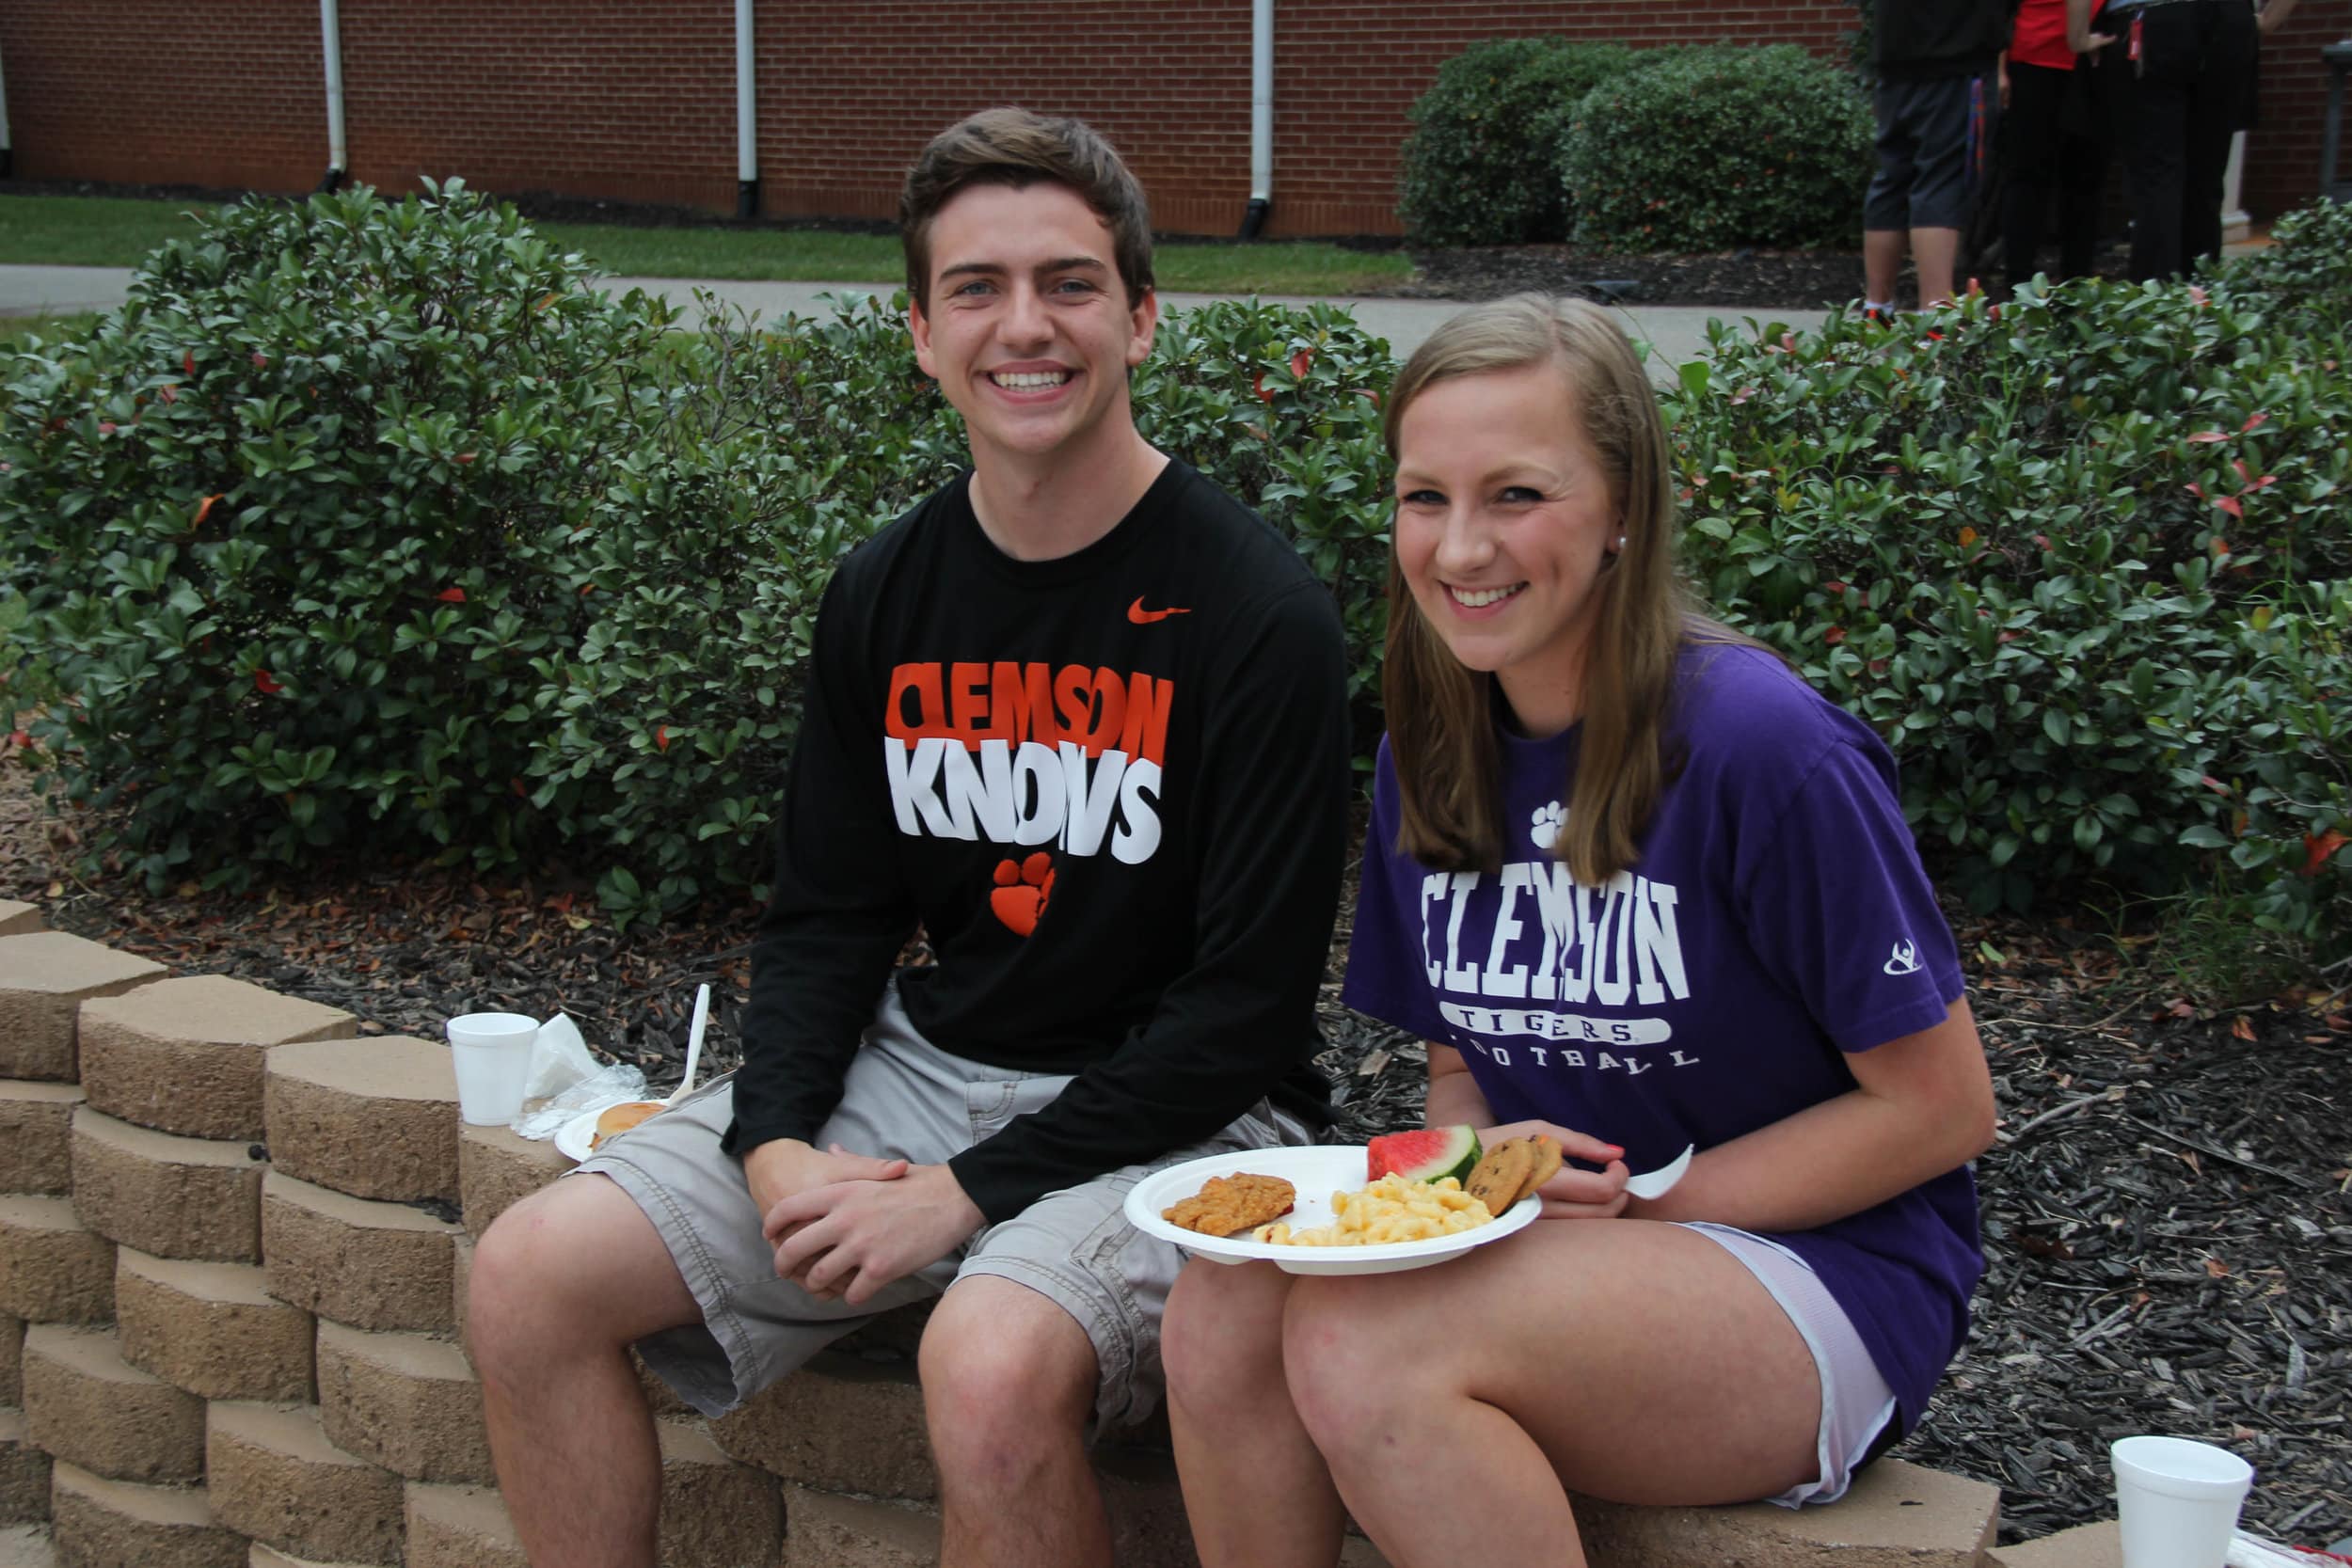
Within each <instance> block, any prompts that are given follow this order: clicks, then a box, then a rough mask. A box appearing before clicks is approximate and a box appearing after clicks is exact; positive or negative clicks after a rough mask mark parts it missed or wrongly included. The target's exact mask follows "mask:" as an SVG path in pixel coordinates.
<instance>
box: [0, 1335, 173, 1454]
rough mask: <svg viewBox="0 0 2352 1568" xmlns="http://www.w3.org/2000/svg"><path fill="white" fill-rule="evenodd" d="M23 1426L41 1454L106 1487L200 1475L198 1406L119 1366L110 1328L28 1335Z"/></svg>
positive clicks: (123, 1364) (122, 1364)
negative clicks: (97, 1479)
mask: <svg viewBox="0 0 2352 1568" xmlns="http://www.w3.org/2000/svg"><path fill="white" fill-rule="evenodd" d="M24 1419H25V1421H26V1423H27V1426H28V1429H29V1430H30V1431H31V1433H32V1437H33V1441H34V1442H35V1443H37V1444H39V1445H40V1447H41V1448H43V1449H47V1450H48V1451H49V1452H50V1453H52V1454H54V1455H56V1457H57V1458H59V1459H61V1460H64V1461H66V1462H68V1463H70V1464H73V1465H80V1466H81V1467H82V1468H83V1469H85V1470H89V1471H92V1472H94V1473H95V1474H98V1475H102V1476H104V1477H106V1478H108V1479H109V1480H112V1481H196V1480H199V1479H200V1478H201V1477H202V1476H203V1474H204V1402H203V1401H202V1400H199V1399H198V1398H197V1397H196V1396H195V1395H193V1394H188V1393H183V1392H182V1391H181V1390H180V1389H177V1388H174V1387H173V1386H171V1385H170V1384H168V1383H166V1382H165V1381H164V1380H163V1379H161V1378H159V1377H155V1376H153V1375H151V1374H150V1373H147V1372H143V1371H140V1370H138V1369H137V1368H136V1367H134V1366H132V1365H131V1364H130V1363H129V1362H128V1361H125V1360H123V1359H122V1351H121V1347H120V1345H119V1343H118V1342H117V1340H116V1338H115V1333H114V1330H112V1329H110V1328H71V1327H68V1326H66V1325H64V1324H62V1323H39V1324H36V1325H35V1326H34V1327H32V1328H31V1329H29V1330H28V1331H26V1333H25V1336H24Z"/></svg>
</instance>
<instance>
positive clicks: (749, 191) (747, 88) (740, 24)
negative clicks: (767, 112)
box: [735, 0, 759, 218]
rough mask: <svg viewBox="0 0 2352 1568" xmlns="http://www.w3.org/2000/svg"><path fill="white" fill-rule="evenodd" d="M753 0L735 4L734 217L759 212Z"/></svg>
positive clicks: (745, 216)
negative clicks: (753, 64)
mask: <svg viewBox="0 0 2352 1568" xmlns="http://www.w3.org/2000/svg"><path fill="white" fill-rule="evenodd" d="M752 55H753V50H752V0H735V215H736V216H737V217H739V218H748V217H752V216H755V215H756V214H757V213H758V211H759V101H758V95H757V94H756V93H755V91H754V90H753V87H754V83H753V75H752Z"/></svg>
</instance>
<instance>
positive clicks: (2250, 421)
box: [2237, 414, 2270, 436]
mask: <svg viewBox="0 0 2352 1568" xmlns="http://www.w3.org/2000/svg"><path fill="white" fill-rule="evenodd" d="M2269 422H2270V416H2269V415H2267V414H2249V415H2248V416H2247V417H2246V422H2245V423H2244V424H2242V425H2240V426H2238V427H2237V433H2238V434H2239V435H2240V436H2243V435H2245V434H2246V433H2247V432H2248V431H2249V430H2252V429H2254V428H2256V427H2257V426H2259V425H2264V424H2267V423H2269Z"/></svg>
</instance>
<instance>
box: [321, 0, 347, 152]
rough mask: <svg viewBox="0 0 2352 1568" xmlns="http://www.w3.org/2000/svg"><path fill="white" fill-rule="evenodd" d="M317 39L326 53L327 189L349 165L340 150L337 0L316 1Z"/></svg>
mask: <svg viewBox="0 0 2352 1568" xmlns="http://www.w3.org/2000/svg"><path fill="white" fill-rule="evenodd" d="M319 42H320V45H321V47H322V48H323V49H324V51H325V53H326V188H327V189H329V190H332V189H333V188H334V187H335V186H336V185H337V184H339V183H340V182H342V176H343V175H344V174H346V173H348V172H349V171H350V168H351V160H350V159H349V157H348V156H346V154H345V152H344V150H343V24H342V7H341V5H340V4H339V0H319Z"/></svg>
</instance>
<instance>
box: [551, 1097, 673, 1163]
mask: <svg viewBox="0 0 2352 1568" xmlns="http://www.w3.org/2000/svg"><path fill="white" fill-rule="evenodd" d="M634 1103H635V1101H628V1100H615V1101H612V1104H609V1105H598V1106H596V1108H595V1109H594V1110H588V1111H582V1112H580V1115H578V1116H576V1117H573V1118H572V1119H571V1120H569V1121H567V1122H565V1123H564V1125H563V1126H561V1127H559V1128H557V1129H556V1130H555V1147H556V1150H557V1152H559V1153H561V1154H564V1155H565V1156H568V1157H569V1158H570V1160H571V1162H572V1163H573V1164H579V1163H580V1161H582V1160H585V1159H586V1158H588V1156H589V1155H590V1154H591V1153H593V1152H595V1150H594V1148H592V1147H591V1146H592V1145H593V1143H594V1141H595V1139H596V1118H597V1117H600V1116H602V1115H604V1114H605V1112H607V1111H609V1110H611V1109H612V1106H613V1105H629V1104H634ZM646 1119H647V1120H651V1119H652V1118H651V1117H647V1118H646ZM640 1125H641V1126H642V1125H643V1123H640ZM612 1136H613V1137H615V1138H618V1137H625V1136H627V1134H626V1133H622V1132H615V1133H614V1134H612ZM605 1141H606V1142H607V1143H610V1142H612V1139H611V1138H608V1139H606V1140H605Z"/></svg>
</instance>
